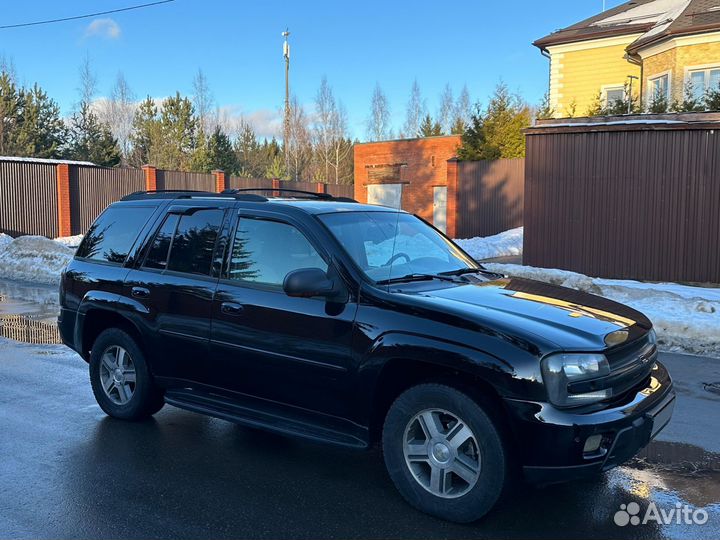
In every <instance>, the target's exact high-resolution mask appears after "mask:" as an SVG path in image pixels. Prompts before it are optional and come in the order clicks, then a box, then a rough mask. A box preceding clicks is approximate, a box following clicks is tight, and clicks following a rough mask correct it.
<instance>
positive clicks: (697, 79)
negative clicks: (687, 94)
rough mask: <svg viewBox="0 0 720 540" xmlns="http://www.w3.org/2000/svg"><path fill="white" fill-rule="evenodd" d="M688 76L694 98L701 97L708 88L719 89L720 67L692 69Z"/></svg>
mask: <svg viewBox="0 0 720 540" xmlns="http://www.w3.org/2000/svg"><path fill="white" fill-rule="evenodd" d="M688 77H689V80H690V84H691V85H692V92H693V97H694V98H695V99H702V98H703V97H704V96H705V92H707V91H708V90H720V67H714V68H708V69H693V70H691V71H689V72H688Z"/></svg>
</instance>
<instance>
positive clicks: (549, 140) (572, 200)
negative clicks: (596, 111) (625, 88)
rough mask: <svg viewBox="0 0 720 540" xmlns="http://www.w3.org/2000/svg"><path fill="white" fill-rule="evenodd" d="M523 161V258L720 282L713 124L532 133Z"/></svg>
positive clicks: (719, 174) (591, 271)
mask: <svg viewBox="0 0 720 540" xmlns="http://www.w3.org/2000/svg"><path fill="white" fill-rule="evenodd" d="M526 167H527V173H526V188H525V240H524V244H525V245H524V255H523V259H524V262H525V263H526V264H529V265H534V266H543V267H557V268H565V269H568V270H574V271H577V272H582V273H584V274H588V275H592V276H600V277H612V278H628V279H645V280H656V281H690V282H720V250H719V249H718V245H720V212H719V211H718V208H720V134H718V132H717V130H716V128H715V129H711V128H710V127H702V126H689V125H685V126H684V127H682V126H678V125H666V126H661V125H652V124H645V125H642V124H638V125H628V126H624V127H619V126H612V127H611V126H608V127H602V126H599V127H598V126H595V127H593V128H592V129H585V130H583V129H578V128H575V129H562V128H555V129H552V128H542V129H537V130H531V131H530V132H529V135H528V137H527V158H526Z"/></svg>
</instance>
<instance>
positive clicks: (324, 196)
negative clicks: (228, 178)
mask: <svg viewBox="0 0 720 540" xmlns="http://www.w3.org/2000/svg"><path fill="white" fill-rule="evenodd" d="M248 191H279V192H281V193H282V192H285V193H297V194H300V195H306V196H309V197H315V198H316V199H333V198H334V197H333V196H332V195H330V194H329V193H316V192H314V191H303V190H301V189H288V188H261V187H259V188H242V189H226V190H225V191H223V192H222V193H223V194H226V195H236V194H239V193H245V192H248Z"/></svg>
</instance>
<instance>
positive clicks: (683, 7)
mask: <svg viewBox="0 0 720 540" xmlns="http://www.w3.org/2000/svg"><path fill="white" fill-rule="evenodd" d="M713 30H720V0H634V1H631V2H625V3H624V4H621V5H619V6H617V7H615V8H613V9H609V10H607V11H604V12H603V13H600V14H598V15H595V16H594V17H590V18H589V19H585V20H584V21H580V22H579V23H577V24H574V25H572V26H568V27H567V28H563V29H561V30H558V31H556V32H553V33H552V34H550V35H547V36H545V37H543V38H540V39H538V40H537V41H535V43H533V45H535V46H536V47H539V48H541V49H546V48H547V47H549V46H552V45H561V44H566V43H575V42H579V41H587V40H592V39H600V38H605V37H614V36H623V35H632V34H638V33H640V34H642V35H641V36H640V37H638V38H637V39H636V40H635V41H634V42H632V43H631V44H630V45H629V46H628V47H627V50H628V52H630V53H631V54H632V53H633V52H635V51H637V50H638V49H641V48H642V47H645V46H647V45H649V44H651V43H655V42H657V41H660V40H663V39H665V38H667V37H670V36H673V35H680V34H693V33H698V32H707V31H713Z"/></svg>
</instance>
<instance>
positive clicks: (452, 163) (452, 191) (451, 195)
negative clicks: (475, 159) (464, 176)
mask: <svg viewBox="0 0 720 540" xmlns="http://www.w3.org/2000/svg"><path fill="white" fill-rule="evenodd" d="M458 163H459V161H458V159H457V158H450V159H449V160H448V161H447V180H446V184H447V207H446V208H447V210H446V211H447V216H446V218H445V219H446V233H445V234H447V235H448V236H449V237H450V238H455V236H456V234H457V198H458Z"/></svg>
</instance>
